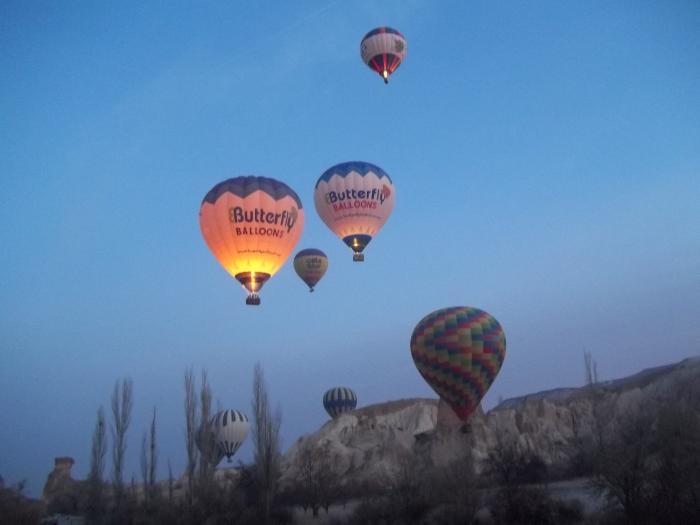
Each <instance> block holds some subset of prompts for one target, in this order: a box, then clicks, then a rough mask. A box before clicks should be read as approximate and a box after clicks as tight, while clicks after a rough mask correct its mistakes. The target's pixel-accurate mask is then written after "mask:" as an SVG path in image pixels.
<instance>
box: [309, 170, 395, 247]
mask: <svg viewBox="0 0 700 525" xmlns="http://www.w3.org/2000/svg"><path fill="white" fill-rule="evenodd" d="M395 195H396V190H395V189H394V184H393V183H392V182H391V178H390V177H389V175H388V174H387V173H386V172H385V171H384V170H383V169H382V168H380V167H379V166H375V165H374V164H370V163H369V162H343V163H342V164H336V165H335V166H333V167H331V168H329V169H327V170H326V171H325V172H324V173H323V175H321V176H320V177H319V179H318V181H317V182H316V189H315V191H314V204H315V205H316V211H317V212H318V214H319V216H320V217H321V219H322V220H323V222H325V223H326V226H328V227H329V228H330V229H331V231H332V232H333V233H335V234H336V235H337V236H338V237H340V239H341V240H342V241H343V242H344V243H345V244H347V245H348V246H349V247H350V248H351V249H352V250H353V252H355V254H354V255H353V261H364V260H365V257H364V254H363V253H362V251H363V250H364V249H365V247H366V246H367V244H369V242H370V241H371V240H372V239H373V238H374V237H375V236H376V235H377V233H378V232H379V230H380V229H381V228H382V226H383V225H384V223H385V222H386V220H387V219H388V218H389V215H390V214H391V210H393V209H394V199H395Z"/></svg>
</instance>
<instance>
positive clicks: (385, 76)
mask: <svg viewBox="0 0 700 525" xmlns="http://www.w3.org/2000/svg"><path fill="white" fill-rule="evenodd" d="M382 78H383V79H384V83H385V84H388V83H389V72H388V71H387V70H386V69H385V70H384V71H382Z"/></svg>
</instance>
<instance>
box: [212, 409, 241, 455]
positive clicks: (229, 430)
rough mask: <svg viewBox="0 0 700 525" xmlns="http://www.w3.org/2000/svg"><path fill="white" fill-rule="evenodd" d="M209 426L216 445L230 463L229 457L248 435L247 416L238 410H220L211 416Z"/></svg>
mask: <svg viewBox="0 0 700 525" xmlns="http://www.w3.org/2000/svg"><path fill="white" fill-rule="evenodd" d="M211 427H212V432H213V434H214V439H215V440H216V444H217V446H218V447H219V449H220V450H221V452H223V454H224V455H225V456H226V457H227V458H228V462H229V463H231V457H232V456H233V455H234V454H235V453H236V451H237V450H238V449H239V447H240V446H241V445H242V444H243V441H245V438H246V436H247V435H248V430H249V429H250V424H249V423H248V416H246V415H245V414H243V413H241V412H240V411H238V410H222V411H221V412H218V413H217V414H216V415H215V416H214V417H213V418H212V425H211Z"/></svg>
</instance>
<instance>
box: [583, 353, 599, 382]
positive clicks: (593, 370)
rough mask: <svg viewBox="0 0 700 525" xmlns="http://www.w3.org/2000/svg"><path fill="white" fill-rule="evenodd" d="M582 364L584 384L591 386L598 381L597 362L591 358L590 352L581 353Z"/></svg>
mask: <svg viewBox="0 0 700 525" xmlns="http://www.w3.org/2000/svg"><path fill="white" fill-rule="evenodd" d="M583 364H584V366H585V369H586V386H593V385H595V384H597V383H598V363H597V362H596V361H595V359H593V355H592V354H591V353H590V352H584V353H583Z"/></svg>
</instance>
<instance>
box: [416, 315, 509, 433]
mask: <svg viewBox="0 0 700 525" xmlns="http://www.w3.org/2000/svg"><path fill="white" fill-rule="evenodd" d="M505 355H506V338H505V335H504V333H503V329H502V328H501V325H500V324H499V323H498V321H496V319H495V318H494V317H493V316H491V315H490V314H488V313H486V312H484V311H483V310H479V309H478V308H471V307H468V306H455V307H451V308H443V309H441V310H437V311H435V312H433V313H431V314H428V315H427V316H426V317H424V318H423V319H422V320H421V321H420V322H419V323H418V325H416V328H415V329H414V330H413V334H412V335H411V356H412V357H413V361H414V363H415V364H416V368H418V371H419V372H420V374H421V375H422V376H423V379H425V380H426V381H427V383H428V384H429V385H430V386H431V387H432V389H433V390H435V392H437V394H438V395H439V396H440V397H441V398H442V399H443V400H444V401H445V402H446V403H447V404H449V405H450V406H451V407H452V410H454V412H455V414H457V416H458V417H459V418H460V419H461V420H462V421H466V419H467V418H468V417H469V416H470V415H471V413H472V412H473V411H474V410H475V409H476V407H478V406H479V403H480V402H481V399H482V398H483V397H484V394H486V391H487V390H488V389H489V387H490V386H491V383H492V382H493V380H494V379H495V378H496V375H497V374H498V371H499V370H500V369H501V365H502V364H503V360H504V359H505Z"/></svg>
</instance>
